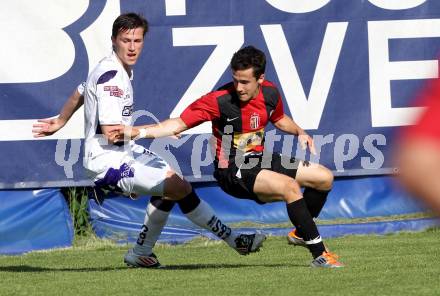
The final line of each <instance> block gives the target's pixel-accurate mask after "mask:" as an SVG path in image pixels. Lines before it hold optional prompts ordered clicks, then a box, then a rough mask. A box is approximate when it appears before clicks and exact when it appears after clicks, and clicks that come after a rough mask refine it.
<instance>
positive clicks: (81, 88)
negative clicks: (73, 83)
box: [76, 81, 86, 96]
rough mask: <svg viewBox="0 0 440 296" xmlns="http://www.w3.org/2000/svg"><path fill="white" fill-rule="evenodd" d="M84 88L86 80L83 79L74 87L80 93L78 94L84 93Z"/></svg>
mask: <svg viewBox="0 0 440 296" xmlns="http://www.w3.org/2000/svg"><path fill="white" fill-rule="evenodd" d="M85 89H86V82H85V81H83V82H81V84H80V85H78V87H77V88H76V90H77V91H78V93H79V94H80V95H82V96H83V95H84V90H85Z"/></svg>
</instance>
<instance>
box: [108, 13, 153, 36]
mask: <svg viewBox="0 0 440 296" xmlns="http://www.w3.org/2000/svg"><path fill="white" fill-rule="evenodd" d="M139 27H142V29H144V33H143V35H144V36H145V34H146V33H147V32H148V21H147V20H146V19H145V18H144V17H142V16H141V15H139V14H137V13H133V12H130V13H125V14H121V15H120V16H118V17H117V18H116V19H115V21H114V22H113V29H112V37H113V38H116V36H117V35H118V33H119V32H121V31H127V30H131V29H136V28H139Z"/></svg>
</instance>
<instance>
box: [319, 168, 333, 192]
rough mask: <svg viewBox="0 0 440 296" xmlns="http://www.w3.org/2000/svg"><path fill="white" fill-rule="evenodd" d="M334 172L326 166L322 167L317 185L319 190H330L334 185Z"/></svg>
mask: <svg viewBox="0 0 440 296" xmlns="http://www.w3.org/2000/svg"><path fill="white" fill-rule="evenodd" d="M333 180H334V177H333V173H332V172H331V171H330V170H329V169H328V168H326V167H321V168H320V170H319V173H318V180H317V184H316V185H317V186H316V188H315V189H318V190H330V189H332V187H333Z"/></svg>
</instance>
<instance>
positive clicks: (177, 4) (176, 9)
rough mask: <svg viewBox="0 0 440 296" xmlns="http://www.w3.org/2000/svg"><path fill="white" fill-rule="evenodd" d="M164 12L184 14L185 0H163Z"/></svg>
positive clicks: (170, 14) (168, 14)
mask: <svg viewBox="0 0 440 296" xmlns="http://www.w3.org/2000/svg"><path fill="white" fill-rule="evenodd" d="M165 14H166V15H167V16H173V15H186V0H165Z"/></svg>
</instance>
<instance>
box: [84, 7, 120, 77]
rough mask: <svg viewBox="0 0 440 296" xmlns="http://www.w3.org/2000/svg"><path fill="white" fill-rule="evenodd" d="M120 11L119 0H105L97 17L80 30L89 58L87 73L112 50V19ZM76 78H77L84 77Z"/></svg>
mask: <svg viewBox="0 0 440 296" xmlns="http://www.w3.org/2000/svg"><path fill="white" fill-rule="evenodd" d="M120 11H121V8H120V4H119V0H107V2H106V4H105V7H104V9H103V10H102V12H101V14H100V15H99V17H98V18H97V19H96V20H95V21H94V22H93V24H91V25H90V26H89V27H87V28H86V29H85V30H84V31H82V32H81V34H80V35H81V38H82V40H83V41H84V44H85V46H86V50H87V57H88V59H89V73H90V72H91V71H92V70H93V68H95V66H96V65H97V64H98V63H99V61H100V60H101V59H102V58H103V57H105V56H108V55H109V54H110V53H111V51H112V43H111V39H110V36H111V35H112V27H113V21H114V20H115V19H116V18H117V17H118V16H119V14H120ZM86 78H87V77H84V78H78V79H84V80H85V79H86Z"/></svg>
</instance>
